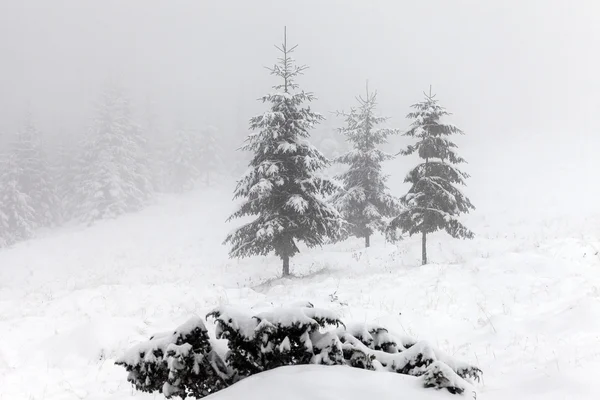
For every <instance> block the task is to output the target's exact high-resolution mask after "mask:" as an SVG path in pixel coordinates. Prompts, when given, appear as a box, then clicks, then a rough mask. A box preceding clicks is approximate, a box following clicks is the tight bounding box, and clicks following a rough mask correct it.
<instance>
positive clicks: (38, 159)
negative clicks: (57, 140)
mask: <svg viewBox="0 0 600 400" xmlns="http://www.w3.org/2000/svg"><path fill="white" fill-rule="evenodd" d="M12 149H13V152H14V155H15V160H14V161H15V162H16V163H17V164H18V165H19V167H18V175H17V176H16V179H18V181H19V187H20V188H21V189H22V191H23V193H25V194H26V195H27V196H29V198H30V199H31V206H32V207H33V210H34V215H35V221H36V224H37V226H40V227H48V226H52V225H54V224H55V223H57V222H58V216H59V213H58V208H59V200H58V196H57V194H56V188H55V185H54V182H53V180H52V175H51V173H50V172H51V168H50V165H49V163H48V160H47V157H46V154H45V152H44V151H43V145H42V138H41V134H40V132H39V131H38V130H37V129H36V127H35V126H34V124H33V119H32V117H31V115H30V114H28V115H27V117H26V120H25V124H24V126H23V127H22V128H21V129H19V130H18V131H17V135H16V138H15V141H14V142H13V146H12Z"/></svg>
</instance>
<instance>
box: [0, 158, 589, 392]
mask: <svg viewBox="0 0 600 400" xmlns="http://www.w3.org/2000/svg"><path fill="white" fill-rule="evenodd" d="M515 162H516V163H518V161H515ZM492 164H493V162H490V163H489V164H488V165H492ZM519 170H520V169H519V166H518V165H516V166H514V168H512V169H511V171H513V175H511V174H510V173H508V174H507V173H506V171H503V173H500V172H499V170H494V171H495V172H494V171H492V169H490V171H486V170H485V169H483V168H482V169H481V171H482V172H481V173H480V174H479V175H478V176H475V177H473V179H472V181H471V182H470V186H469V189H467V193H468V194H472V196H471V198H472V200H473V203H474V204H475V205H476V206H477V207H478V209H477V211H476V212H474V213H473V214H472V215H470V216H468V217H467V218H466V219H465V222H466V223H467V224H468V226H469V227H470V228H472V229H473V231H474V232H475V233H476V234H477V236H476V239H474V240H472V241H455V240H451V239H450V238H449V237H447V236H445V235H443V234H440V235H435V236H433V237H432V238H431V240H430V246H429V248H430V260H431V261H432V264H430V265H427V266H423V267H421V266H419V257H420V253H419V252H420V246H419V243H418V240H419V239H418V238H411V239H409V240H406V241H404V242H401V243H399V244H398V245H397V246H396V245H390V244H385V243H384V241H383V240H382V238H379V237H377V238H374V240H373V247H372V248H370V249H369V250H368V251H365V250H364V249H362V241H360V240H354V241H347V242H343V243H340V244H337V245H333V246H326V247H324V248H323V249H315V250H311V251H303V252H302V253H301V254H300V255H299V256H297V257H295V258H294V259H293V261H292V271H293V273H294V274H296V277H294V278H292V279H285V280H283V279H273V278H275V277H277V276H279V274H280V262H279V261H278V260H277V259H275V258H272V257H268V258H252V259H245V260H241V261H238V260H229V259H228V258H227V248H226V247H224V246H222V245H221V242H222V240H223V238H224V237H225V235H226V233H227V232H228V231H229V230H230V229H231V228H232V225H227V224H225V223H224V222H223V221H224V219H225V218H226V217H227V215H228V214H229V212H230V211H231V209H232V207H233V204H232V202H231V200H230V197H231V195H230V193H231V189H232V187H231V185H229V186H227V187H226V189H225V190H222V191H217V190H208V191H207V190H199V191H196V192H194V193H191V194H188V195H185V196H181V197H164V198H161V199H159V200H158V202H157V204H156V205H153V206H151V207H149V208H148V209H146V210H144V211H142V212H140V213H138V214H134V215H128V216H125V217H122V218H119V219H118V220H114V221H107V222H103V223H99V224H97V225H96V226H94V227H91V228H86V227H81V226H75V227H69V228H62V229H60V230H59V231H55V232H48V233H47V234H46V235H45V236H44V237H40V238H38V239H34V240H31V241H28V242H25V243H22V244H20V245H18V246H16V247H14V248H12V249H5V250H0V398H1V399H10V400H21V399H23V400H34V399H40V400H41V399H44V400H59V399H61V400H62V399H65V400H71V399H73V400H77V399H89V400H93V399H126V398H131V397H133V396H135V397H136V398H142V399H143V398H148V399H150V398H160V396H158V397H155V396H152V395H148V394H141V393H136V392H134V391H133V390H132V388H131V387H130V385H129V384H128V383H127V382H126V375H127V374H126V372H125V370H124V369H122V368H121V367H118V366H114V365H113V360H114V359H115V358H116V357H117V356H119V355H120V354H122V352H123V351H124V350H126V349H127V348H128V347H129V346H131V345H132V344H135V343H137V342H139V341H141V340H144V339H146V338H147V337H149V335H151V334H152V333H154V332H160V331H165V330H170V329H172V328H174V327H176V326H177V325H178V324H180V323H182V322H184V321H185V320H187V319H188V318H189V317H190V316H191V315H193V314H199V315H204V314H205V313H206V312H207V311H209V310H210V309H212V308H213V307H214V306H216V305H218V304H222V303H228V304H244V305H249V304H255V303H264V302H273V303H281V302H287V301H293V300H310V301H312V302H313V303H314V304H315V305H316V306H319V307H329V308H332V309H335V310H337V311H338V312H339V313H340V314H341V316H342V319H343V320H345V321H358V322H360V321H372V322H376V323H379V324H381V325H383V326H387V327H389V328H390V329H393V330H394V331H398V332H406V333H408V334H410V335H412V336H414V337H417V338H419V339H427V340H429V341H431V342H432V343H433V344H435V345H437V346H438V347H440V348H441V349H442V350H444V351H446V352H447V353H449V354H451V355H455V356H456V357H458V358H460V359H463V360H465V361H468V362H471V363H474V364H476V365H478V366H480V367H481V368H482V369H483V371H484V376H483V382H482V384H481V385H480V387H479V392H480V393H479V398H485V399H494V400H495V399H498V400H500V399H502V400H504V399H527V400H534V399H544V400H555V399H556V400H557V399H579V400H582V399H597V398H600V386H598V384H597V383H596V382H594V377H595V376H596V375H597V374H598V373H600V253H598V251H599V250H600V206H598V205H596V204H597V203H598V201H596V200H594V199H599V198H600V196H599V193H598V189H597V188H595V186H594V185H592V184H591V183H590V182H591V181H586V180H585V179H582V180H579V181H578V182H580V183H579V184H576V182H573V181H572V180H569V179H570V177H573V176H580V175H581V174H582V173H585V171H583V170H577V166H571V165H568V164H555V166H554V170H552V171H554V172H556V173H554V174H553V172H552V171H550V172H548V170H547V169H546V170H545V171H546V174H547V175H543V174H542V175H543V176H542V175H540V176H538V178H539V179H536V180H535V181H533V180H532V182H530V184H524V183H523V182H521V186H520V187H516V188H511V183H512V182H515V181H519V179H520V180H521V181H522V180H523V178H520V177H519V176H517V175H515V174H517V173H518V171H519ZM597 170H598V169H597ZM561 171H562V173H563V174H564V176H559V177H558V178H557V174H558V173H561ZM582 171H583V172H582ZM591 171H593V169H592V170H588V172H591ZM527 176H531V175H527ZM542 177H543V178H544V180H541V181H540V179H541V178H542ZM557 182H558V183H557ZM561 182H562V184H563V186H564V188H565V189H564V190H559V189H556V190H553V191H550V192H548V190H546V191H544V190H543V189H544V188H546V186H545V184H546V183H547V184H548V185H553V184H555V185H558V184H560V183H561ZM534 183H535V184H534ZM586 184H587V185H588V186H585V185H586ZM578 190H579V191H578ZM594 190H595V191H596V192H593V191H594ZM590 196H591V197H590ZM311 379H315V378H311ZM385 379H387V378H385ZM389 379H392V378H389ZM250 384H251V382H249V383H248V385H250ZM389 384H390V385H393V380H390V381H389ZM248 387H250V386H248ZM231 390H232V393H233V389H231ZM390 390H392V391H393V390H395V389H394V388H390ZM216 398H219V397H216ZM221 398H227V397H221ZM398 398H401V397H398Z"/></svg>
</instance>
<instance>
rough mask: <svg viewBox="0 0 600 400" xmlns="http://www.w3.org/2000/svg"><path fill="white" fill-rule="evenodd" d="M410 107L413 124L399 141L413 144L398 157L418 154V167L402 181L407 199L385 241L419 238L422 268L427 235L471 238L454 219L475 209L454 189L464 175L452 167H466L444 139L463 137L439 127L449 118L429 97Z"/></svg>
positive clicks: (453, 129) (454, 129) (450, 128)
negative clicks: (438, 233) (407, 139)
mask: <svg viewBox="0 0 600 400" xmlns="http://www.w3.org/2000/svg"><path fill="white" fill-rule="evenodd" d="M412 107H413V108H414V109H415V111H413V112H411V113H409V114H408V116H407V118H409V119H412V120H413V121H414V122H413V123H412V125H411V128H410V129H409V130H408V131H407V132H406V133H405V134H404V136H408V137H410V138H416V139H417V142H416V143H415V144H413V145H410V146H408V147H407V148H406V149H405V150H403V151H401V154H403V155H411V154H417V155H418V156H419V158H421V159H422V160H423V162H422V163H420V164H419V165H417V166H416V167H415V168H413V169H412V170H411V171H410V172H409V173H408V174H407V176H406V178H405V179H404V181H405V182H406V183H410V184H411V187H410V189H409V191H408V193H407V194H406V195H404V196H403V197H402V198H401V201H402V203H403V204H404V206H405V207H406V208H405V210H404V211H402V212H401V213H400V215H398V216H397V217H396V218H394V219H393V220H392V221H391V222H390V225H389V229H388V235H389V237H390V238H391V239H395V238H397V236H396V232H397V231H401V232H403V233H406V234H409V235H414V234H418V233H420V234H422V236H423V264H425V263H426V262H427V253H426V236H427V234H428V233H432V232H436V231H439V230H445V231H446V232H447V233H448V234H450V235H451V236H452V237H454V238H457V239H471V238H473V232H471V231H470V230H469V229H468V228H466V227H465V226H464V225H463V224H462V223H461V222H460V221H459V220H458V216H460V215H462V214H465V213H468V212H469V211H470V210H472V209H474V208H475V207H474V206H473V204H471V201H470V200H469V199H468V198H467V197H465V196H464V195H463V193H462V192H461V191H460V190H459V189H458V188H457V185H464V184H465V179H466V178H468V177H469V175H468V174H466V173H464V172H462V171H460V170H458V169H457V168H456V167H455V166H454V165H455V164H461V163H465V160H464V159H463V158H462V157H460V156H459V155H458V154H457V153H456V152H455V149H456V148H457V146H456V144H455V143H453V142H452V141H450V139H449V137H450V136H451V135H455V134H463V132H462V131H461V130H460V129H458V128H457V127H455V126H453V125H450V124H444V123H443V122H442V121H441V119H442V118H443V117H445V116H448V115H450V113H449V112H447V111H446V110H445V109H444V108H443V107H442V106H440V105H439V104H438V101H437V100H436V99H435V96H432V95H431V94H430V95H426V97H425V100H424V101H422V102H420V103H417V104H414V105H413V106H412Z"/></svg>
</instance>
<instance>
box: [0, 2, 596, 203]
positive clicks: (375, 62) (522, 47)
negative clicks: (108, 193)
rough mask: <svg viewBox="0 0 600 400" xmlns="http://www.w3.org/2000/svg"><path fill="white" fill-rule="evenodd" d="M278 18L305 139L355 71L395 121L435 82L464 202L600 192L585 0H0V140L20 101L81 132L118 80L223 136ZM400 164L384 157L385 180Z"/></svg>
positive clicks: (267, 79)
mask: <svg viewBox="0 0 600 400" xmlns="http://www.w3.org/2000/svg"><path fill="white" fill-rule="evenodd" d="M284 25H286V26H287V29H288V38H289V41H290V42H291V43H296V44H298V45H299V47H298V49H297V51H296V53H295V58H296V59H297V60H298V63H299V64H307V65H309V66H310V69H309V70H307V71H306V74H305V76H304V77H303V78H302V79H301V80H300V81H299V83H300V85H301V88H302V89H304V90H308V91H312V92H314V93H315V94H316V96H317V97H318V100H317V101H316V102H315V103H314V104H313V106H312V107H313V108H314V109H315V110H316V111H318V112H321V113H323V114H324V115H325V116H326V117H327V121H326V122H325V123H324V124H322V126H321V127H319V129H317V130H315V132H314V134H313V138H315V141H316V142H317V143H318V140H317V139H318V135H321V134H323V132H325V131H333V130H334V129H335V128H336V127H338V126H340V125H341V121H340V120H337V119H336V118H334V117H333V115H332V114H330V113H331V112H333V111H335V110H340V109H347V108H349V107H350V106H351V105H353V104H354V97H355V96H357V95H358V94H361V93H363V91H364V86H365V80H366V79H368V80H369V86H370V87H372V88H373V89H377V90H378V93H379V95H378V101H379V111H380V113H381V114H383V115H388V116H390V117H391V119H390V121H389V126H391V127H397V128H400V129H406V128H407V122H406V120H405V118H404V117H405V115H406V113H407V112H408V111H409V106H410V104H413V103H415V102H417V101H419V100H421V98H422V92H423V91H424V90H427V89H428V88H429V85H432V86H433V90H434V92H435V93H437V98H438V99H439V100H440V101H441V104H442V105H444V106H445V107H446V108H447V109H448V110H449V111H451V112H452V113H454V116H453V120H452V122H454V123H455V124H456V125H458V126H459V127H460V128H461V129H462V130H464V131H465V132H466V136H464V137H461V138H458V144H459V146H460V147H461V152H462V154H463V155H464V157H465V158H466V159H467V161H469V163H470V165H469V166H467V170H468V171H469V172H470V173H471V174H472V175H473V178H472V179H471V180H470V181H469V182H468V184H469V186H472V188H471V189H469V190H468V191H469V193H470V194H471V195H472V199H473V202H474V203H475V205H476V206H479V208H481V206H482V205H484V204H486V203H485V202H486V201H490V202H492V201H493V202H497V203H498V204H499V205H501V206H503V207H508V206H509V204H507V201H509V202H510V201H518V202H526V203H531V207H532V209H533V208H536V207H537V205H539V204H540V202H541V203H544V202H546V203H547V202H551V200H552V199H555V200H556V199H558V200H557V201H555V203H556V204H557V206H556V207H558V209H561V210H562V208H561V207H563V205H564V204H565V203H564V202H565V201H576V202H578V207H584V206H586V205H588V206H590V207H594V206H595V200H594V199H597V198H600V192H599V189H598V188H597V186H598V185H597V184H595V183H593V182H594V180H593V176H594V174H593V172H594V171H598V170H599V168H600V162H598V161H597V155H596V153H597V148H598V145H599V144H600V139H599V133H598V126H597V122H596V119H597V118H596V115H597V113H598V111H597V110H599V109H600V99H599V96H598V93H599V92H600V82H599V79H598V71H600V56H599V52H598V44H599V43H600V4H599V3H598V2H597V1H594V0H589V1H583V0H580V1H577V2H576V3H573V2H568V1H560V0H527V1H517V0H512V1H485V2H482V1H452V2H448V1H443V0H437V1H427V2H416V1H413V2H404V1H402V2H400V1H312V0H309V1H265V0H258V1H243V0H241V1H182V0H177V1H168V2H166V1H149V0H144V1H141V0H129V1H115V0H112V1H111V0H109V1H95V2H92V1H85V2H82V1H65V0H54V1H51V2H50V1H42V0H40V1H28V0H25V1H10V0H0V54H1V56H0V57H1V63H0V110H1V114H0V115H1V116H2V117H1V118H0V137H1V139H0V146H2V147H6V146H7V144H8V143H9V142H10V141H11V138H12V137H13V133H14V132H15V131H16V130H17V129H18V128H19V127H20V126H22V125H23V121H24V118H25V115H26V113H27V112H28V111H30V112H31V115H32V116H33V120H34V122H35V125H36V127H37V128H38V129H39V130H40V131H41V132H42V134H43V136H44V139H45V140H46V142H48V143H52V141H54V140H59V139H58V138H60V137H61V136H64V135H74V136H75V137H77V136H78V135H80V134H84V132H85V131H86V129H87V127H88V126H89V124H90V120H91V119H92V118H93V117H94V102H95V101H97V99H98V98H99V96H100V94H101V93H102V91H103V89H104V88H105V87H106V86H107V83H109V82H118V84H119V85H121V86H122V87H123V88H124V92H125V94H126V95H127V96H128V97H129V98H130V99H131V105H132V107H133V109H134V112H135V113H136V115H137V116H138V117H139V118H140V119H142V118H143V114H144V112H145V110H147V109H148V107H151V108H152V109H153V112H154V113H155V114H156V118H157V120H158V124H159V125H160V126H161V129H163V130H164V131H167V132H168V131H169V130H174V129H175V126H176V125H177V124H178V123H180V124H181V123H183V124H184V125H186V126H197V127H202V126H207V125H212V126H215V127H216V128H217V129H218V132H219V134H220V135H223V136H224V137H226V138H227V140H226V141H225V142H226V143H229V144H230V145H231V149H226V150H233V149H234V148H236V147H238V146H239V145H240V144H241V143H242V141H243V139H244V137H245V136H246V135H247V133H248V131H247V125H248V124H247V121H248V119H249V118H250V117H251V116H252V115H255V114H257V113H260V112H262V111H264V110H265V106H264V105H263V104H261V103H260V102H259V101H257V100H256V99H257V98H258V97H259V96H261V95H263V94H264V93H266V92H268V91H270V90H271V89H270V87H271V85H272V84H273V83H274V79H273V78H272V77H271V76H269V74H268V71H266V70H265V69H264V68H263V67H264V66H270V65H272V64H273V63H274V62H275V58H276V57H277V51H276V50H275V49H274V47H273V45H274V44H278V43H280V42H281V40H282V33H283V26H284ZM70 137H73V136H70ZM339 140H340V141H343V138H342V137H339ZM403 143H404V139H403V138H398V139H396V140H394V141H392V143H391V144H390V148H389V149H387V150H388V151H390V152H396V151H397V150H399V148H400V146H401V145H402V144H403ZM317 145H318V144H317ZM2 147H0V150H2ZM0 152H1V151H0ZM408 165H409V161H406V160H403V159H402V158H399V159H397V160H395V161H393V162H391V163H390V167H389V169H390V171H389V172H390V173H392V177H391V186H392V187H394V185H396V184H399V183H400V182H401V181H402V179H403V177H404V175H405V171H406V170H407V166H408ZM235 178H236V177H234V176H232V178H231V187H232V188H233V181H234V180H235ZM588 178H589V179H588ZM515 182H518V185H517V186H514V188H513V189H509V188H511V185H513V183H515ZM559 183H560V184H559ZM552 185H554V189H552V190H550V189H549V187H550V186H552ZM541 191H544V193H541ZM398 194H400V193H398ZM499 195H501V196H502V197H501V198H498V196H499ZM532 197H537V198H535V199H532ZM503 200H506V201H503ZM484 207H485V206H484ZM566 208H567V207H566V206H564V209H566ZM562 211H564V210H562Z"/></svg>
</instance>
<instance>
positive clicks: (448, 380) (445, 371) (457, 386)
mask: <svg viewBox="0 0 600 400" xmlns="http://www.w3.org/2000/svg"><path fill="white" fill-rule="evenodd" d="M422 379H423V386H424V387H425V388H434V389H437V390H440V389H446V390H448V391H449V392H450V393H452V394H463V393H464V392H465V389H466V385H464V383H463V382H464V381H463V380H462V379H461V377H460V376H458V375H457V374H456V373H455V372H454V371H452V369H451V368H449V367H448V366H447V365H445V364H443V363H441V362H439V361H436V362H434V363H433V364H431V366H430V367H429V368H428V369H427V371H426V372H425V373H424V374H423V376H422Z"/></svg>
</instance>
